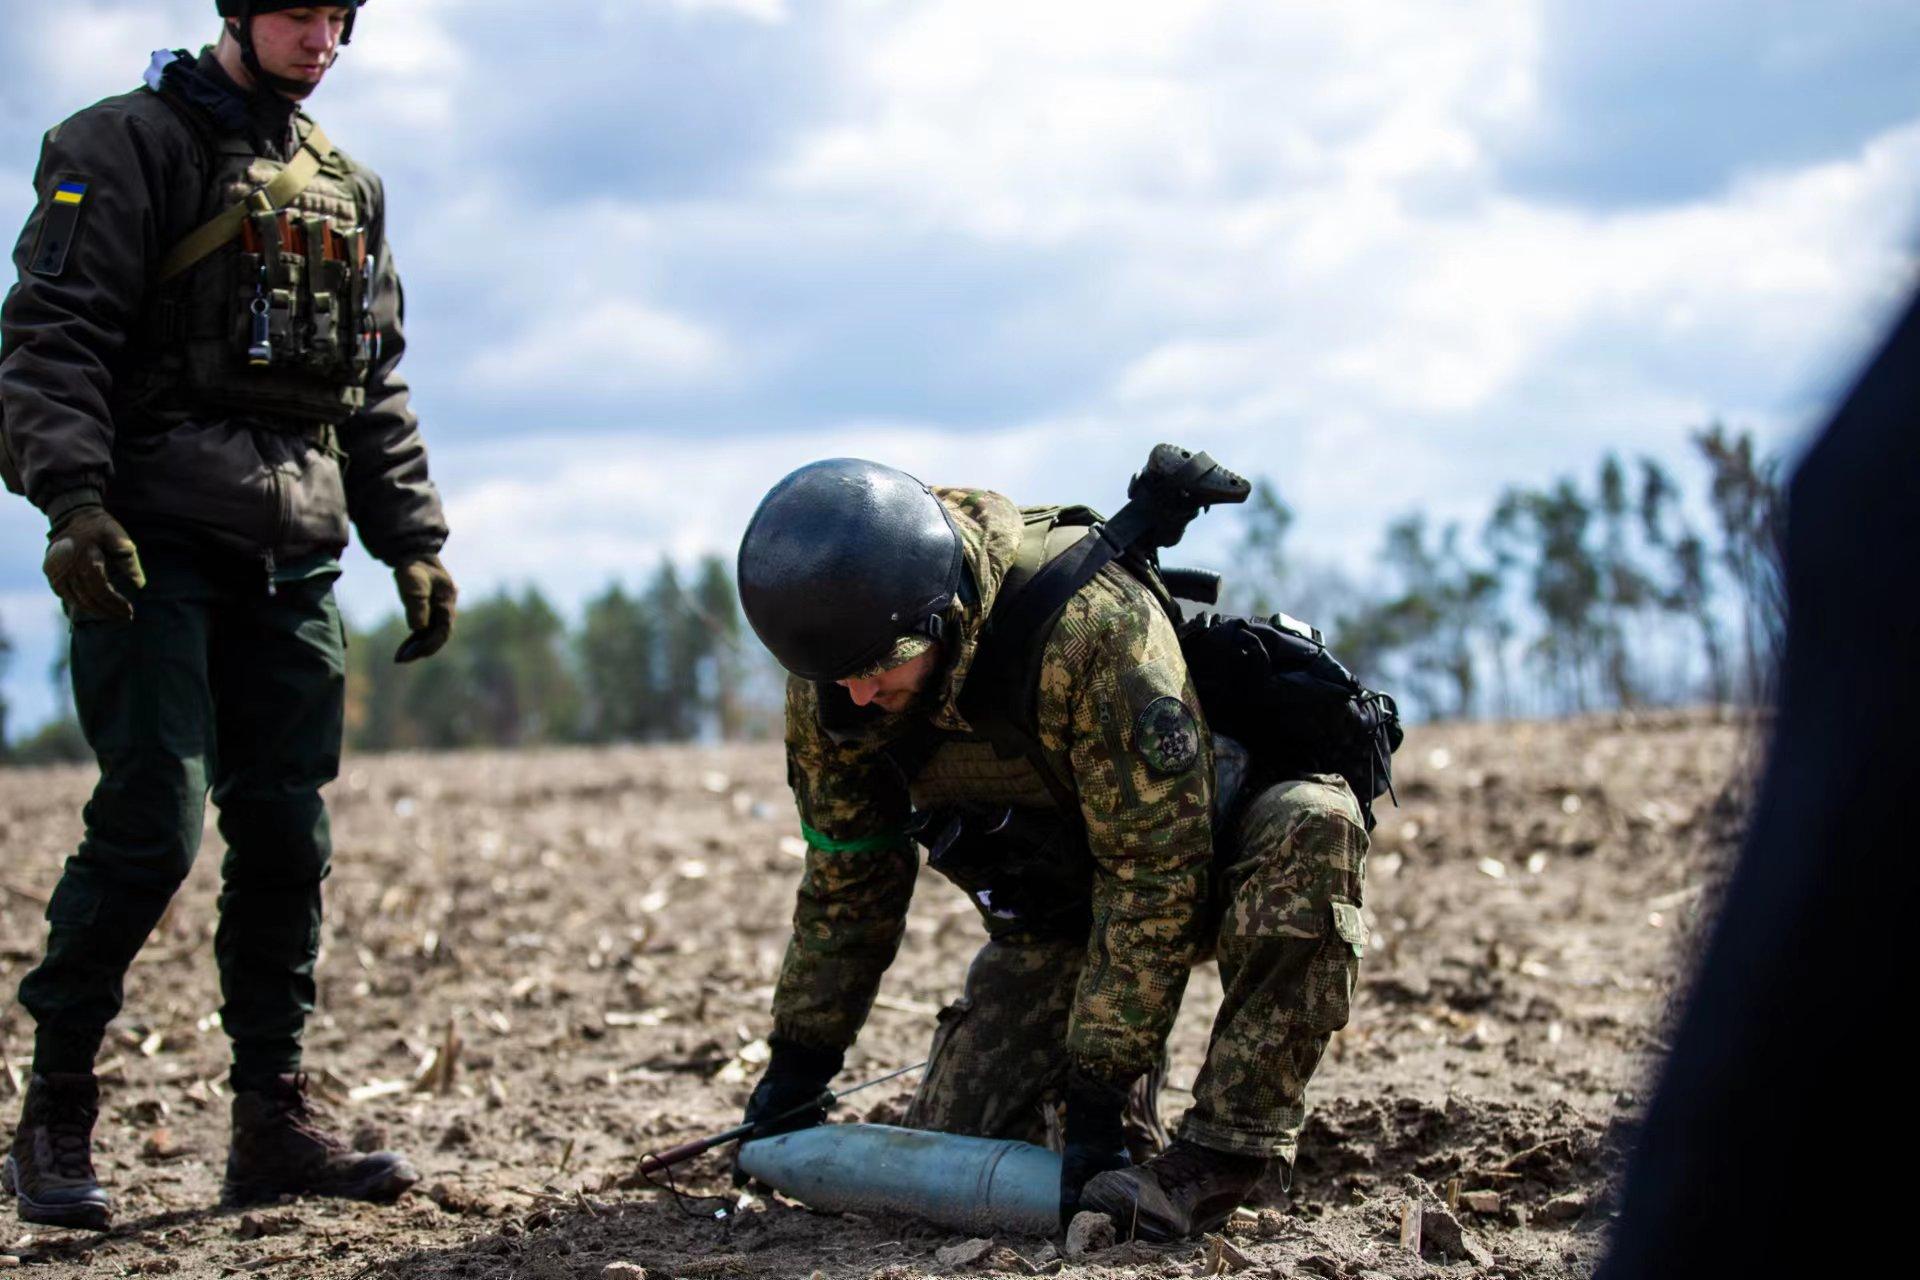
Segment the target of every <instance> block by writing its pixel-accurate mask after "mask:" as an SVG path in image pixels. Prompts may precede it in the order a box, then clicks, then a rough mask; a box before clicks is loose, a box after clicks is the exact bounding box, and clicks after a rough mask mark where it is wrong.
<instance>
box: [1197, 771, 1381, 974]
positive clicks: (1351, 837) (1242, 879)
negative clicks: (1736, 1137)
mask: <svg viewBox="0 0 1920 1280" xmlns="http://www.w3.org/2000/svg"><path fill="white" fill-rule="evenodd" d="M1235 842H1236V850H1235V855H1234V860H1233V862H1232V864H1231V866H1230V868H1229V870H1228V878H1229V881H1230V883H1231V886H1232V899H1233V901H1234V905H1235V908H1236V910H1237V911H1239V913H1240V914H1241V915H1243V916H1245V915H1247V914H1248V913H1252V914H1255V915H1258V916H1261V917H1264V918H1272V917H1275V916H1279V917H1298V916H1305V915H1312V916H1315V917H1316V918H1319V917H1321V916H1324V914H1325V913H1326V911H1327V910H1328V908H1329V905H1330V904H1331V903H1332V902H1333V901H1334V900H1336V899H1340V900H1344V901H1347V902H1351V903H1354V904H1357V903H1359V902H1360V900H1361V894H1362V889H1363V881H1364V878H1365V873H1366V854H1367V835H1366V828H1365V826H1364V825H1363V820H1362V818H1361V816H1360V807H1359V805H1358V804H1357V803H1356V802H1355V800H1354V798H1353V792H1352V791H1350V790H1348V789H1347V785H1346V783H1345V781H1343V780H1342V779H1340V778H1339V777H1338V776H1332V775H1329V776H1326V777H1314V778H1305V779H1299V780H1295V781H1288V782H1282V783H1279V784H1277V785H1275V786H1272V787H1268V788H1267V789H1266V790H1265V791H1263V792H1261V793H1260V794H1259V795H1258V796H1256V797H1255V798H1254V800H1253V802H1252V803H1251V804H1250V805H1249V806H1248V809H1247V812H1246V814H1245V815H1244V816H1243V817H1242V819H1241V821H1240V826H1239V829H1238V831H1237V832H1236V833H1235ZM1230 923H1231V922H1230ZM1316 936H1317V935H1316Z"/></svg>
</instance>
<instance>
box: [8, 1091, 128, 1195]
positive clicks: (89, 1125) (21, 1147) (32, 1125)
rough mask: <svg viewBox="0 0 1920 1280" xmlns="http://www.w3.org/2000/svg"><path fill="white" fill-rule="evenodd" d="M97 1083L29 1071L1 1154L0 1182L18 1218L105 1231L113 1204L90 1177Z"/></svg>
mask: <svg viewBox="0 0 1920 1280" xmlns="http://www.w3.org/2000/svg"><path fill="white" fill-rule="evenodd" d="M99 1118H100V1086H99V1084H98V1083H96V1082H95V1080H94V1078H93V1077H92V1076H91V1075H44V1076H43V1075H37V1074H36V1075H35V1076H34V1077H33V1079H32V1082H31V1083H29V1084H28V1085H27V1100H26V1104H25V1105H24V1106H23V1107H21V1109H20V1127H19V1128H18V1129H16V1130H14V1134H13V1149H12V1150H11V1151H10V1152H8V1153H7V1161H6V1167H5V1185H6V1187H7V1189H8V1190H10V1191H12V1192H13V1194H14V1199H15V1203H16V1204H18V1206H19V1209H20V1218H21V1220H22V1221H23V1222H39V1223H43V1224H45V1225H47V1226H50V1227H84V1228H85V1229H86V1230H88V1231H105V1230H106V1229H107V1228H108V1227H110V1226H112V1225H113V1202H112V1201H111V1200H109V1199H108V1198H107V1193H106V1192H105V1191H103V1190H102V1189H101V1187H100V1182H99V1180H98V1179H96V1178H95V1177H94V1176H93V1122H94V1121H95V1120H97V1119H99Z"/></svg>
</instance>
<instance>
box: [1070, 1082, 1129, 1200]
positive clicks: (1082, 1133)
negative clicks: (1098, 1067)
mask: <svg viewBox="0 0 1920 1280" xmlns="http://www.w3.org/2000/svg"><path fill="white" fill-rule="evenodd" d="M1126 1109H1127V1087H1126V1086H1125V1085H1116V1084H1109V1083H1107V1082H1106V1081H1104V1080H1099V1079H1096V1078H1094V1077H1093V1076H1090V1075H1087V1074H1086V1073H1085V1072H1083V1071H1081V1070H1080V1069H1079V1068H1078V1067H1076V1068H1074V1069H1073V1070H1072V1071H1070V1072H1069V1073H1068V1074H1067V1131H1066V1148H1065V1150H1063V1151H1062V1152H1061V1153H1060V1225H1061V1226H1063V1227H1065V1226H1068V1225H1069V1224H1071V1223H1072V1222H1073V1215H1074V1214H1076V1213H1078V1212H1080V1188H1082V1187H1084V1186H1086V1185H1087V1183H1088V1182H1089V1181H1090V1180H1092V1179H1093V1178H1094V1176H1095V1175H1097V1174H1102V1173H1105V1172H1106V1171H1107V1170H1109V1169H1124V1168H1126V1167H1127V1165H1128V1164H1130V1163H1132V1162H1131V1161H1129V1160H1128V1159H1127V1139H1126V1132H1125V1125H1124V1123H1123V1117H1124V1116H1125V1114H1126Z"/></svg>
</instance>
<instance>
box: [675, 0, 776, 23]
mask: <svg viewBox="0 0 1920 1280" xmlns="http://www.w3.org/2000/svg"><path fill="white" fill-rule="evenodd" d="M671 3H672V4H673V7H674V8H676V9H681V10H684V11H686V12H688V13H724V14H731V15H733V16H735V17H741V18H752V19H753V20H754V21H756V22H767V23H774V22H785V21H786V20H787V19H788V17H789V16H790V15H789V14H788V12H787V0H671Z"/></svg>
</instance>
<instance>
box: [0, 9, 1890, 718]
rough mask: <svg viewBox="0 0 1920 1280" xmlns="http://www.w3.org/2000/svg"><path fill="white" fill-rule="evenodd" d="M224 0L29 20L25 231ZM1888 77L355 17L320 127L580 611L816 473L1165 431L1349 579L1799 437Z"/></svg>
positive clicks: (1452, 25) (1563, 33)
mask: <svg viewBox="0 0 1920 1280" xmlns="http://www.w3.org/2000/svg"><path fill="white" fill-rule="evenodd" d="M212 10H213V5H212V4H211V3H209V2H208V0H57V2H56V0H4V11H5V14H6V17H7V20H8V33H7V38H6V40H5V41H4V42H0V224H5V225H6V226H9V227H13V226H17V225H19V223H20V222H21V221H22V220H24V218H25V216H26V214H27V212H28V209H29V207H30V204H31V201H32V190H31V176H32V172H33V166H34V160H35V156H36V153H37V149H38V143H39V135H40V133H41V132H42V130H44V128H45V127H46V126H47V125H48V124H49V123H51V122H52V121H53V120H54V119H56V118H58V117H61V116H64V115H66V114H68V113H70V112H72V111H74V110H77V109H78V108H80V107H82V106H84V105H85V104H87V103H88V102H91V101H93V100H94V99H96V98H99V97H101V96H103V95H106V94H109V93H113V92H118V91H120V90H123V89H125V88H127V87H129V86H130V85H132V84H133V83H135V82H136V81H137V78H138V75H139V73H140V71H141V69H142V68H143V67H144V65H145V64H146V61H147V58H148V52H149V50H151V49H154V48H157V47H161V46H177V45H189V44H191V45H196V46H197V45H198V44H199V43H201V42H203V41H205V40H206V39H208V38H210V36H211V35H212V34H213V33H214V32H215V31H216V29H217V27H216V20H215V18H214V17H213V16H212ZM1915 66H1920V5H1915V4H1913V3H1912V2H1911V0H1688V2H1686V3H1673V2H1672V0H1667V2H1664V3H1653V2H1650V0H1615V2H1614V3H1609V4H1604V5H1597V4H1593V3H1591V2H1587V3H1572V2H1563V0H1363V2H1361V3H1354V2H1353V0H1342V2H1340V3H1320V2H1317V0H1316V2H1304V0H1301V2H1294V0H1288V2H1286V3H1283V2H1282V0H1241V2H1235V0H544V2H543V3H540V4H532V3H528V2H527V0H514V2H511V3H509V2H508V0H373V2H372V3H371V4H370V5H369V6H368V9H367V11H366V13H365V14H364V15H363V18H362V22H361V26H360V33H359V36H358V38H357V39H356V41H355V43H354V44H353V46H352V47H351V48H350V49H349V50H347V52H346V54H345V56H344V57H343V59H342V61H341V63H340V65H339V66H338V67H337V68H336V69H335V70H334V72H333V73H332V75H331V76H330V77H329V80H328V82H327V84H326V85H324V86H323V87H322V89H321V90H320V92H319V93H318V94H317V95H316V96H315V98H314V99H313V101H312V104H311V106H312V109H313V112H314V114H315V115H316V116H317V117H318V118H319V119H320V120H321V121H322V122H323V123H325V124H326V126H327V129H328V132H329V133H330V134H331V135H332V136H333V137H334V138H335V139H337V140H339V141H340V142H341V143H342V144H343V145H345V146H346V147H347V149H348V150H350V151H351V152H353V153H354V154H355V155H356V156H357V157H359V158H360V159H362V160H363V161H365V162H367V163H369V164H371V165H373V166H374V167H375V168H377V169H379V170H380V171H381V172H382V173H383V175H384V176H385V177H386V179H387V187H388V192H389V199H390V203H391V214H390V220H391V234H392V238H393V240H394V243H395V245H396V248H397V251H398V255H399V260H400V265H401V268H402V271H403V273H404V275H405V279H406V284H407V299H408V304H409V317H408V318H409V322H410V323H409V337H410V348H409V355H408V359H407V371H408V373H409V374H410V376H411V379H412V382H413V384H414V387H415V393H416V404H417V405H418V407H419V408H420V410H421V412H422V415H423V417H424V419H425V421H426V425H427V430H428V433H429V439H430V441H431V444H432V448H433V459H434V469H435V472H436V475H437V476H438V478H439V480H440V483H441V486H442V488H443V490H444V491H445V493H446V496H447V498H448V501H449V507H450V514H451V518H452V521H453V526H454V531H455V532H454V539H453V541H452V543H451V544H450V545H449V547H448V551H447V560H448V562H449V564H450V565H451V566H452V567H453V569H454V571H455V573H456V574H457V575H458V576H459V577H460V579H461V581H462V584H463V588H464V589H465V590H466V591H467V592H468V593H470V594H475V595H477V594H481V593H484V592H486V591H487V590H489V589H491V588H492V587H494V586H497V585H500V584H516V585H517V584H520V583H523V582H528V581H533V582H538V583H539V584H541V586H542V587H543V588H544V589H546V590H548V591H549V592H550V593H551V594H552V595H553V596H554V597H556V598H557V599H559V600H560V601H561V602H563V603H565V604H568V605H572V604H575V603H577V602H578V601H579V600H580V599H581V598H583V597H584V596H585V595H586V594H588V593H590V592H591V591H593V590H596V589H597V588H599V587H600V586H602V585H603V584H604V583H605V582H606V581H607V580H608V579H609V578H612V577H630V578H631V577H638V576H641V575H643V574H645V573H646V572H648V571H649V570H650V569H651V568H652V567H653V566H654V565H655V564H656V563H657V562H658V560H659V558H660V557H661V556H662V555H663V554H666V555H672V556H675V557H686V556H691V555H693V554H696V553H698V552H701V551H704V550H709V549H730V548H731V547H732V546H733V544H734V543H735V541H736V540H737V537H738V531H739V529H740V527H741V526H742V524H743V523H744V520H745V517H746V515H747V513H748V512H749V511H750V510H751V508H752V505H753V503H754V502H755V501H756V500H757V499H758V497H759V495H760V494H761V493H762V492H763V491H764V490H765V489H766V488H767V486H768V485H770V484H771V483H772V482H773V481H774V480H775V479H777V478H778V477H779V476H780V475H782V474H784V473H785V472H786V471H787V470H789V469H791V468H792V467H794V466H796V465H798V464H800V463H802V462H805V461H807V460H810V459H812V458H816V457H820V456H825V455H830V454H847V453H851V454H860V455H865V456H872V457H879V458H882V459H884V460H887V461H890V462H894V463H896V464H898V465H902V466H905V467H907V468H908V469H910V470H913V471H915V472H916V473H919V474H922V475H923V476H925V477H927V478H929V479H933V480H939V481H950V482H964V483H977V484H986V485H991V486H993V487H996V488H1000V489H1004V490H1006V491H1008V492H1010V493H1012V494H1014V495H1015V496H1016V497H1019V498H1021V499H1022V500H1025V501H1050V500H1092V501H1095V502H1096V505H1097V504H1098V503H1099V502H1101V501H1107V502H1109V503H1111V501H1112V500H1113V498H1114V496H1115V495H1117V494H1118V493H1119V492H1120V490H1121V489H1122V487H1123V486H1124V483H1125V479H1126V476H1127V474H1128V473H1129V472H1130V471H1131V470H1133V469H1134V468H1135V467H1137V465H1138V464H1139V462H1140V460H1141V459H1143V458H1144V456H1145V453H1146V450H1147V448H1148V447H1149V446H1151V445H1152V444H1153V443H1154V442H1155V441H1157V440H1161V439H1171V440H1176V441H1179V442H1182V443H1190V444H1193V445H1196V446H1199V447H1204V448H1206V449H1208V450H1210V451H1211V452H1212V453H1213V454H1214V455H1215V456H1216V457H1218V458H1220V459H1221V460H1223V461H1225V462H1227V463H1229V464H1230V465H1232V466H1234V467H1236V468H1237V469H1239V470H1242V471H1246V472H1250V473H1258V474H1262V475H1266V476H1269V477H1272V478H1273V479H1274V480H1275V481H1276V482H1277V483H1278V484H1279V486H1280V488H1281V491H1282V493H1283V494H1284V495H1285V496H1286V497H1287V499H1288V500H1289V501H1290V502H1292V503H1293V504H1294V505H1295V507H1296V508H1297V509H1298V511H1299V513H1300V517H1301V520H1300V524H1299V526H1298V527H1297V528H1298V536H1299V539H1300V541H1301V542H1302V543H1303V544H1304V545H1305V546H1306V547H1307V548H1308V549H1311V550H1313V551H1315V552H1316V553H1318V554H1322V555H1325V556H1328V557H1334V558H1339V559H1343V560H1345V561H1347V562H1348V563H1354V562H1356V561H1357V560H1358V559H1359V558H1360V557H1361V556H1363V555H1364V553H1365V551H1366V550H1367V549H1368V548H1369V547H1371V546H1372V545H1373V543H1374V540H1375V539H1376V538H1377V536H1378V532H1379V530H1380V528H1381V526H1382V525H1383V524H1384V523H1385V521H1386V520H1387V519H1388V518H1389V517H1391V516H1392V515H1395V514H1398V513H1400V512H1402V511H1406V510H1409V509H1412V508H1416V507H1422V508H1426V509H1427V510H1429V511H1432V512H1433V513H1435V515H1436V516H1438V517H1441V518H1446V517H1448V516H1457V517H1462V518H1477V517H1478V516H1479V515H1480V514H1482V513H1483V512H1484V511H1485V509H1486V508H1487V506H1488V504H1489V502H1490V500H1491V498H1492V496H1493V495H1494V493H1495V492H1496V491H1497V490H1498V489H1499V488H1500V487H1501V486H1502V485H1503V484H1505V483H1508V482H1514V481H1527V482H1541V481H1545V480H1547V479H1549V478H1550V477H1552V476H1553V475H1555V474H1558V473H1560V472H1564V471H1570V470H1579V471H1582V472H1588V471H1590V470H1591V468H1592V466H1593V464H1594V462H1595V461H1596V460H1597V458H1598V457H1599V456H1600V454H1601V453H1602V452H1603V451H1605V450H1608V449H1617V450H1621V451H1625V452H1630V453H1639V452H1646V453H1652V454H1655V455H1657V456H1660V457H1663V458H1666V459H1668V460H1670V461H1673V462H1675V463H1683V462H1684V460H1685V458H1686V443H1685V441H1686V434H1687V432H1688V431H1689V429H1691V428H1694V427H1697V426H1699V425H1701V424H1702V423H1704V422H1706V421H1708V420H1709V419H1712V418H1716V417H1717V418H1720V419H1723V420H1726V421H1728V422H1730V423H1732V424H1734V425H1736V426H1739V427H1745V428H1749V429H1751V430H1754V431H1755V432H1757V433H1758V434H1759V435H1760V436H1761V437H1762V438H1763V439H1765V440H1766V441H1767V442H1768V443H1769V444H1771V445H1774V446H1776V447H1782V448H1790V447H1791V444H1792V442H1793V440H1794V439H1795V438H1796V435H1797V433H1799V432H1801V431H1803V430H1804V429H1805V428H1806V427H1807V425H1808V424H1809V423H1810V422H1812V421H1813V420H1814V419H1816V418H1817V415H1818V412H1819V409H1820V406H1821V405H1823V404H1824V403H1826V402H1827V401H1828V400H1829V399H1830V398H1831V396H1832V395H1833V393H1834V390H1835V387H1836V384H1837V383H1839V382H1840V381H1842V380H1843V379H1844V377H1845V375H1846V371H1847V370H1848V368H1849V367H1850V364H1851V362H1852V361H1853V360H1855V359H1857V358H1858V356H1859V354H1860V352H1861V349H1862V347H1863V345H1864V344H1866V343H1867V342H1868V341H1870V338H1871V335H1872V334H1873V332H1874V330H1875V327H1876V326H1877V325H1878V323H1880V321H1881V320H1883V319H1884V318H1885V316H1886V314H1887V312H1888V310H1889V309H1890V308H1891V306H1892V305H1893V304H1894V302H1895V300H1896V299H1897V298H1898V297H1900V296H1901V295H1902V294H1903V292H1904V291H1905V290H1906V289H1907V288H1908V287H1910V285H1911V284H1912V282H1913V279H1914V265H1915V254H1914V247H1915V234H1914V233H1915V231H1916V228H1917V227H1920V178H1917V177H1916V174H1920V98H1917V97H1916V95H1915V94H1914V87H1915V83H1916V80H1915V74H1914V68H1915ZM9 234H11V233H9ZM1684 470H1685V469H1684V467H1683V473H1684ZM1688 474H1690V473H1688ZM43 527H44V526H43V522H41V521H40V519H39V518H38V516H37V514H36V513H35V512H33V511H32V510H31V509H30V508H29V507H27V505H26V504H25V503H24V502H21V501H20V500H18V499H11V498H10V499H9V500H8V501H7V502H6V503H5V504H4V506H3V507H0V620H3V621H4V625H5V627H6V629H7V632H8V633H9V634H10V635H11V636H12V637H13V639H14V641H15V645H16V649H17V653H16V658H15V662H14V668H13V672H12V674H11V676H10V677H9V679H8V681H7V685H6V691H7V694H8V696H9V698H10V699H11V700H12V702H13V704H14V706H15V708H16V711H15V716H16V720H15V723H16V725H18V724H20V723H22V722H31V721H33V720H35V719H38V718H39V717H41V716H43V715H45V714H46V713H47V711H48V709H49V708H50V706H51V695H50V693H49V691H48V687H47V681H46V677H45V672H46V668H47V664H48V662H49V661H50V659H51V657H52V655H53V653H54V651H55V647H56V645H57V644H59V643H60V635H59V628H58V626H57V623H56V612H55V608H54V605H53V602H52V598H51V596H49V595H48V594H47V593H46V590H45V586H44V583H43V581H42V580H41V578H40V574H39V560H40V554H41V550H42V547H43V545H44V543H43V536H42V530H43ZM1201 549H1202V551H1203V552H1205V550H1206V547H1205V546H1204V545H1203V547H1202V548H1201ZM389 591H390V584H389V583H388V581H387V578H386V575H385V574H384V572H383V571H382V570H381V569H380V568H379V566H377V565H375V564H373V563H372V562H371V561H369V560H367V559H366V557H365V556H364V555H362V554H361V553H359V552H358V551H355V552H354V553H353V556H352V558H351V559H350V561H349V566H348V575H347V578H346V580H345V582H344V584H343V587H342V592H343V596H344V599H345V601H346V603H347V606H348V609H349V612H350V613H351V614H353V615H354V616H356V617H357V618H360V619H362V620H366V619H371V618H372V617H374V616H376V615H377V614H378V613H380V612H381V611H383V610H384V609H385V608H386V607H387V597H388V593H389Z"/></svg>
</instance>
